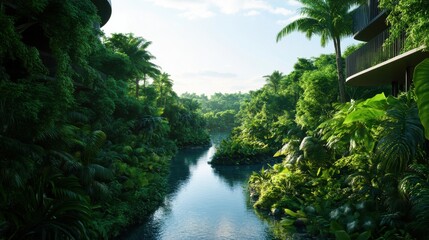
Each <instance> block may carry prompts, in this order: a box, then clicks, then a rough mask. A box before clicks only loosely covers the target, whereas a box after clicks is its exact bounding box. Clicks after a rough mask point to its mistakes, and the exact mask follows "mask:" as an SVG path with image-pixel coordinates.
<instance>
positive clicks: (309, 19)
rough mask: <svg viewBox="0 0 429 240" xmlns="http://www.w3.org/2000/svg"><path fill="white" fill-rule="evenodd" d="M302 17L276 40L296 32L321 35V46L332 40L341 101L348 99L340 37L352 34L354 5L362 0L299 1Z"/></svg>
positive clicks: (280, 33)
mask: <svg viewBox="0 0 429 240" xmlns="http://www.w3.org/2000/svg"><path fill="white" fill-rule="evenodd" d="M298 1H299V2H300V3H302V5H303V7H301V9H300V13H301V15H302V16H303V17H302V18H300V19H298V20H295V21H293V22H291V23H289V24H288V25H286V26H285V27H284V28H283V29H282V30H281V31H280V32H279V33H278V34H277V42H278V41H280V40H281V39H282V38H283V37H285V36H286V35H288V34H290V33H291V32H293V31H300V32H303V33H305V34H306V36H307V38H309V39H311V37H312V36H313V35H314V34H315V35H319V36H320V37H321V45H322V47H325V46H326V43H327V41H329V40H332V41H333V42H334V47H335V55H336V61H337V74H338V87H339V93H340V101H341V102H343V103H344V102H346V90H345V79H344V69H343V63H342V56H341V41H340V40H341V38H342V37H345V36H348V35H351V34H352V14H353V12H352V11H351V9H352V7H353V6H355V5H356V4H359V3H362V2H363V1H362V0H298Z"/></svg>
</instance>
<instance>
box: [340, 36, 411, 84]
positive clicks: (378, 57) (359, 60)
mask: <svg viewBox="0 0 429 240" xmlns="http://www.w3.org/2000/svg"><path fill="white" fill-rule="evenodd" d="M388 37H389V30H388V29H387V30H385V31H383V32H382V33H380V34H379V35H377V36H376V37H375V38H373V39H372V40H371V41H369V42H368V43H366V44H365V45H363V46H362V47H361V48H359V49H358V50H356V51H355V52H353V53H352V54H350V55H349V56H348V57H347V59H346V75H347V77H350V76H353V75H354V74H356V73H358V72H361V71H363V70H365V69H368V68H370V67H372V66H375V65H377V64H379V63H382V62H384V61H386V60H389V59H391V58H393V57H396V56H398V55H400V54H401V53H402V52H403V49H404V43H405V34H403V35H402V36H401V37H399V38H398V39H397V40H396V41H395V42H394V43H392V44H390V45H389V46H383V44H384V42H385V41H386V39H387V38H388Z"/></svg>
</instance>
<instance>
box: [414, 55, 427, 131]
mask: <svg viewBox="0 0 429 240" xmlns="http://www.w3.org/2000/svg"><path fill="white" fill-rule="evenodd" d="M414 85H415V87H416V96H417V106H418V108H419V117H420V121H421V122H422V124H423V127H424V128H425V136H426V139H429V58H427V59H425V60H423V62H421V63H420V64H419V65H417V66H416V69H415V70H414Z"/></svg>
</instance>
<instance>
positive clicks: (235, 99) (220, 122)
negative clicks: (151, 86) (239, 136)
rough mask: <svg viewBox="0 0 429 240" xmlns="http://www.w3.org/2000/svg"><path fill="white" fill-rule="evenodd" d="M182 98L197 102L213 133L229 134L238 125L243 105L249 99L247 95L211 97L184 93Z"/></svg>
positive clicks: (230, 94)
mask: <svg viewBox="0 0 429 240" xmlns="http://www.w3.org/2000/svg"><path fill="white" fill-rule="evenodd" d="M181 98H184V99H186V98H188V99H193V100H197V101H198V103H199V105H200V110H201V113H202V114H203V116H204V118H205V120H206V122H207V129H209V130H210V131H211V132H225V131H226V132H229V131H231V130H232V129H233V128H234V127H236V126H237V125H238V123H237V122H236V121H235V119H236V115H237V113H238V112H239V111H240V106H241V104H242V103H243V102H244V101H245V100H246V99H248V98H249V94H247V93H215V94H213V95H212V96H210V97H207V96H206V95H204V94H202V95H197V94H195V93H184V94H182V95H181Z"/></svg>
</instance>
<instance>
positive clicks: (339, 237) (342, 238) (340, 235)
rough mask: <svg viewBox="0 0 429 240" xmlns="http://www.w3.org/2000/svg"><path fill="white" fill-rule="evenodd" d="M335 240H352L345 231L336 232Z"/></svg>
mask: <svg viewBox="0 0 429 240" xmlns="http://www.w3.org/2000/svg"><path fill="white" fill-rule="evenodd" d="M335 239H336V240H351V238H350V236H349V234H348V233H347V232H346V231H344V230H340V231H335Z"/></svg>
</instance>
